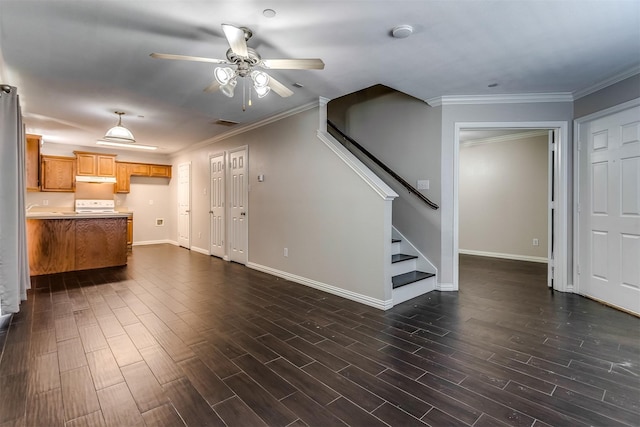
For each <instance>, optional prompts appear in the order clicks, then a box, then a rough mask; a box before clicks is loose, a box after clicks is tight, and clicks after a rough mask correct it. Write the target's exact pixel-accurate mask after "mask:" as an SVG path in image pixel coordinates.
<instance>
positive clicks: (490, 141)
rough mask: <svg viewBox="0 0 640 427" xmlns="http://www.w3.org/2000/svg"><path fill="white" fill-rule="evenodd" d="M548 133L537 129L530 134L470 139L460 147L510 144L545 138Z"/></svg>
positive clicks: (519, 133) (518, 133)
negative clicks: (522, 140)
mask: <svg viewBox="0 0 640 427" xmlns="http://www.w3.org/2000/svg"><path fill="white" fill-rule="evenodd" d="M547 134H548V132H547V130H546V129H537V130H532V131H530V132H517V133H512V134H509V135H500V136H492V137H489V138H478V139H470V140H468V141H465V142H461V143H460V146H461V147H473V146H476V145H485V144H496V143H500V142H512V141H518V140H521V139H528V138H535V137H536V136H543V135H544V136H547Z"/></svg>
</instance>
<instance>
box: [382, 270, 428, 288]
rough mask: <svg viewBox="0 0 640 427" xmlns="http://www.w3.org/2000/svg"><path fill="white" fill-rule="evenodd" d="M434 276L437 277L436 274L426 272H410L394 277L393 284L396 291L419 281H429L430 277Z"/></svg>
mask: <svg viewBox="0 0 640 427" xmlns="http://www.w3.org/2000/svg"><path fill="white" fill-rule="evenodd" d="M433 276H435V274H434V273H425V272H424V271H410V272H408V273H404V274H399V275H397V276H393V277H392V278H391V283H393V289H396V288H400V287H402V286H405V285H408V284H410V283H413V282H417V281H419V280H423V279H428V278H429V277H433Z"/></svg>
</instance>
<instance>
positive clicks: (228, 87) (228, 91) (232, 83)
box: [220, 79, 238, 98]
mask: <svg viewBox="0 0 640 427" xmlns="http://www.w3.org/2000/svg"><path fill="white" fill-rule="evenodd" d="M237 84H238V82H237V80H236V79H233V80H229V81H228V82H227V83H226V84H223V85H222V86H220V92H222V93H223V94H224V95H225V96H228V97H229V98H233V93H234V91H235V89H236V85H237Z"/></svg>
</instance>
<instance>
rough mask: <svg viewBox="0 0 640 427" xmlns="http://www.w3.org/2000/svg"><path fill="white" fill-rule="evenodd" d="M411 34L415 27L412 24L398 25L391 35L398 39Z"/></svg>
mask: <svg viewBox="0 0 640 427" xmlns="http://www.w3.org/2000/svg"><path fill="white" fill-rule="evenodd" d="M411 34H413V27H412V26H411V25H398V26H396V27H393V29H392V30H391V35H392V36H393V37H395V38H396V39H406V38H407V37H409V36H410V35H411Z"/></svg>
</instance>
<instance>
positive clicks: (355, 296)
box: [247, 262, 393, 310]
mask: <svg viewBox="0 0 640 427" xmlns="http://www.w3.org/2000/svg"><path fill="white" fill-rule="evenodd" d="M247 267H249V268H252V269H254V270H258V271H262V272H263V273H267V274H271V275H273V276H277V277H281V278H283V279H286V280H290V281H292V282H296V283H299V284H301V285H305V286H309V287H311V288H315V289H319V290H321V291H324V292H328V293H330V294H333V295H337V296H339V297H343V298H346V299H348V300H351V301H355V302H359V303H361V304H365V305H368V306H370V307H374V308H377V309H380V310H388V309H390V308H391V307H393V300H387V301H384V300H381V299H377V298H372V297H370V296H367V295H362V294H359V293H356V292H352V291H348V290H346V289H342V288H339V287H337V286H333V285H328V284H326V283H322V282H318V281H315V280H312V279H308V278H306V277H302V276H297V275H295V274H291V273H287V272H286V271H282V270H276V269H275V268H271V267H267V266H264V265H260V264H255V263H253V262H247Z"/></svg>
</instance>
